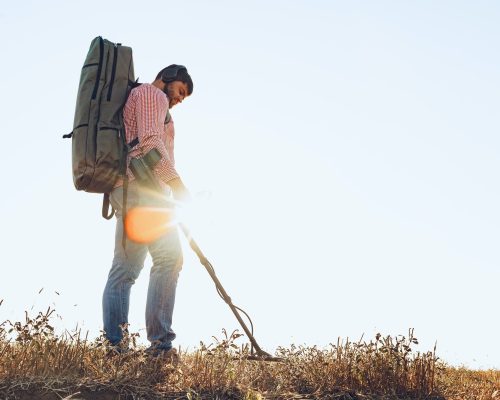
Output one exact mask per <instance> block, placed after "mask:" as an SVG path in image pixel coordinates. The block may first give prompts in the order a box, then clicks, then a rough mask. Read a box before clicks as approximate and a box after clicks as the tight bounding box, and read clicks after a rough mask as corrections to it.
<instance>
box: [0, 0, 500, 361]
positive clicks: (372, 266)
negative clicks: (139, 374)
mask: <svg viewBox="0 0 500 400" xmlns="http://www.w3.org/2000/svg"><path fill="white" fill-rule="evenodd" d="M499 20H500V5H499V3H498V2H496V1H481V0H479V1H474V2H470V1H457V0H454V1H431V0H427V1H425V0H423V1H418V2H416V1H396V0H393V1H377V2H374V1H349V2H347V1H290V0H289V1H252V2H249V1H247V2H240V1H211V2H206V1H182V2H181V1H177V2H173V1H149V0H144V1H141V2H131V1H107V2H101V1H98V0H87V1H62V0H61V1H56V0H47V1H43V2H41V1H40V2H38V1H33V0H31V1H29V0H26V1H22V2H4V4H2V7H1V8H0V37H1V38H2V62H1V63H0V76H1V80H0V85H1V86H0V90H1V92H0V93H1V97H0V114H1V124H2V129H1V131H2V151H1V153H2V157H1V161H0V165H1V171H2V178H3V179H2V187H3V189H2V195H1V197H0V212H1V221H2V222H1V224H2V228H3V229H1V230H0V232H1V233H0V243H1V246H2V247H1V248H2V279H1V280H0V299H1V298H3V299H4V303H3V305H2V306H0V321H3V320H5V319H6V318H10V319H16V320H17V319H20V318H23V316H24V310H30V309H31V308H32V307H33V312H35V311H38V310H43V309H46V308H47V307H48V306H49V305H50V306H53V307H55V308H56V310H57V312H58V314H59V315H60V316H61V317H62V320H61V321H59V322H58V324H59V327H60V328H61V327H65V328H67V329H73V328H74V327H75V326H76V324H78V325H79V326H81V327H83V328H84V329H88V330H90V332H91V335H93V336H95V335H97V334H98V331H99V329H100V328H101V319H102V317H101V296H102V291H103V288H104V285H105V281H106V277H107V273H108V270H109V268H110V265H111V259H112V254H113V236H114V221H113V222H110V221H105V220H103V219H102V218H101V217H100V207H101V196H99V195H92V194H87V193H83V192H77V191H76V190H75V189H74V187H73V183H72V177H71V143H70V141H69V140H63V139H62V138H61V136H62V135H63V134H65V133H68V132H69V131H71V129H72V123H73V116H74V106H75V99H76V91H77V87H78V81H79V76H80V68H81V66H82V65H83V62H84V58H85V56H86V53H87V50H88V47H89V44H90V42H91V40H92V39H93V38H94V37H95V36H98V35H102V36H103V37H105V38H107V39H109V40H112V41H115V42H121V43H123V44H125V45H128V46H131V47H132V48H133V50H134V62H135V72H136V76H138V77H139V78H140V80H141V81H142V82H151V81H152V80H153V79H154V77H155V76H156V73H157V72H158V71H159V70H160V69H162V68H163V67H164V66H166V65H169V64H171V63H179V64H184V65H186V66H187V67H188V69H189V71H190V73H191V75H192V77H193V80H194V93H193V95H192V97H191V98H189V99H187V100H186V101H185V102H184V103H183V104H181V105H180V106H177V107H176V108H174V109H173V112H172V114H173V117H174V119H175V122H176V162H177V169H178V171H179V172H180V173H181V176H182V177H183V179H184V181H185V182H186V184H187V185H188V187H189V188H190V189H191V191H192V192H193V193H198V192H206V193H209V196H205V197H204V198H203V199H202V200H199V202H198V203H199V206H200V208H201V209H202V210H203V212H202V214H201V215H200V216H199V217H198V218H196V220H195V222H194V223H193V226H192V230H193V233H194V235H195V237H196V238H197V240H198V242H199V244H200V246H201V247H202V249H203V250H204V251H205V253H206V255H207V256H208V258H209V259H210V260H211V261H212V263H213V264H214V266H215V268H216V271H217V273H218V275H219V277H220V279H221V281H222V283H223V284H224V286H225V287H226V290H227V291H228V292H229V294H230V295H231V297H232V298H233V300H234V302H235V303H236V304H237V305H239V306H241V307H243V308H244V309H245V310H246V311H247V312H249V314H250V315H251V316H252V318H253V321H254V324H255V335H256V338H257V340H258V342H259V343H260V344H261V346H262V347H263V348H264V349H266V350H268V351H270V352H273V351H274V349H275V348H276V347H277V346H279V345H283V346H287V345H290V344H291V343H295V344H307V345H314V344H316V345H318V346H320V347H321V346H327V345H328V344H329V343H330V342H336V340H337V337H339V336H340V337H342V338H345V337H349V338H351V339H359V338H360V337H361V335H362V334H364V335H365V338H372V337H374V335H375V334H376V333H377V332H381V333H382V334H390V335H396V334H406V333H407V330H408V328H415V334H416V336H417V338H419V339H420V346H419V347H418V348H417V349H418V350H420V351H427V350H430V349H432V347H433V346H434V343H435V342H436V341H437V352H438V355H439V356H440V357H441V358H443V359H444V360H446V361H448V362H449V363H451V364H454V365H462V364H464V365H466V366H468V367H473V368H491V367H493V368H500V347H499V346H498V344H497V339H498V332H499V331H500V318H499V317H498V306H499V303H500V289H499V282H500V269H499V267H500V252H499V243H500V228H499V227H500V212H499V204H500V189H499V185H498V182H499V171H500V161H499V157H498V153H499V150H500V136H499V117H498V116H499V114H498V110H499V107H500V97H499V93H500V78H499V74H498V68H499V66H500V55H499V54H500V53H499V52H498V43H499V41H500V26H499V24H498V21H499ZM184 247H185V248H184V252H185V263H184V268H183V271H182V273H181V276H180V280H179V286H178V294H177V303H176V309H175V313H174V329H175V331H176V332H177V334H178V339H177V340H176V342H175V345H180V346H182V347H183V348H190V349H193V348H194V347H195V346H197V345H198V344H199V341H200V340H202V341H204V342H210V341H211V336H212V335H215V336H218V337H220V335H221V329H222V328H226V329H227V330H229V331H231V330H232V329H235V328H238V325H237V322H236V320H235V319H234V317H233V315H232V314H231V313H230V311H229V309H228V308H227V306H226V304H224V303H223V302H222V301H221V300H220V298H219V297H218V296H217V294H216V292H215V289H214V286H213V284H212V282H211V280H210V278H209V276H208V274H207V273H206V271H205V270H204V269H203V267H202V266H201V265H200V264H199V263H198V262H197V259H196V257H195V256H194V255H193V254H192V252H190V250H189V248H187V246H186V245H185V243H184ZM150 266H151V262H150V260H148V261H147V263H146V266H145V268H144V270H143V272H142V274H141V276H140V278H139V280H138V281H137V283H136V285H135V286H134V288H133V291H132V303H131V310H130V322H131V329H132V331H136V332H137V331H138V332H139V333H140V334H141V336H142V337H145V331H144V326H145V323H144V307H145V299H146V294H145V292H146V287H147V280H148V274H149V269H150ZM41 288H44V290H43V291H42V293H40V294H38V292H39V290H40V289H41ZM56 291H57V292H58V293H59V295H57V294H56V293H55V292H56Z"/></svg>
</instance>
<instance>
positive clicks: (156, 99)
mask: <svg viewBox="0 0 500 400" xmlns="http://www.w3.org/2000/svg"><path fill="white" fill-rule="evenodd" d="M168 108H169V103H168V98H167V96H166V95H165V93H163V91H161V90H160V89H158V88H157V87H156V86H153V85H151V84H149V83H144V84H142V85H140V86H138V87H136V88H135V89H132V91H131V92H130V95H129V97H128V99H127V102H126V103H125V107H124V108H123V120H124V124H125V133H126V141H127V143H130V142H132V141H133V140H134V139H136V138H138V139H139V144H137V145H136V146H135V147H133V148H132V149H131V151H130V152H129V155H128V160H127V165H129V164H130V159H131V158H135V157H142V156H144V155H145V154H146V153H147V152H148V151H149V150H151V149H153V148H156V149H158V151H159V152H160V153H161V156H162V158H161V160H160V161H159V162H158V164H157V165H156V167H155V169H154V172H155V174H156V176H157V177H158V178H159V179H160V181H162V182H163V183H165V184H166V183H167V182H168V181H171V180H172V179H175V178H178V177H179V174H178V173H177V171H176V170H175V159H174V137H175V132H174V121H173V120H172V119H170V121H169V122H168V124H165V117H166V115H167V111H168ZM127 175H128V177H129V180H130V181H132V180H133V179H134V176H133V174H132V172H131V171H130V168H128V169H127ZM122 184H123V181H122V180H121V179H120V180H119V181H118V182H117V184H116V186H121V185H122Z"/></svg>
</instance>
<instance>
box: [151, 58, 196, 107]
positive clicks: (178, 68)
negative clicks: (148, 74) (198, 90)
mask: <svg viewBox="0 0 500 400" xmlns="http://www.w3.org/2000/svg"><path fill="white" fill-rule="evenodd" d="M153 85H155V86H156V87H158V88H159V89H161V90H163V92H164V93H165V94H166V95H167V97H168V101H169V104H170V108H172V107H173V106H175V105H176V104H178V103H182V101H183V100H184V99H185V98H186V97H188V96H190V95H191V93H193V81H192V79H191V77H190V76H189V74H188V72H187V69H186V67H184V66H182V65H177V64H172V65H169V66H168V67H166V68H163V69H162V70H161V71H160V72H158V75H157V76H156V79H155V81H154V82H153Z"/></svg>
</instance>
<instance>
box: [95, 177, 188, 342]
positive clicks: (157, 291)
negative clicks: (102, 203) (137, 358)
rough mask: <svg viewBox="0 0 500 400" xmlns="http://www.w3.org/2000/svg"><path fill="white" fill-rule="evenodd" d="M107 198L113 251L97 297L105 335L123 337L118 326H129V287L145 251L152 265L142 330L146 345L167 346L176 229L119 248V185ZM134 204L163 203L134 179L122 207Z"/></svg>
mask: <svg viewBox="0 0 500 400" xmlns="http://www.w3.org/2000/svg"><path fill="white" fill-rule="evenodd" d="M110 202H111V205H112V206H113V208H114V209H115V212H116V219H117V220H116V234H115V254H114V258H113V264H112V266H111V270H110V271H109V275H108V281H107V283H106V287H105V289H104V294H103V298H102V308H103V320H104V332H105V333H104V334H105V337H106V339H108V340H109V342H110V343H111V344H112V345H117V344H118V343H119V342H120V341H121V340H122V338H123V332H122V328H121V327H120V326H125V327H126V326H127V325H128V311H129V300H130V289H131V287H132V285H133V284H134V283H135V280H136V279H137V278H138V276H139V273H140V272H141V270H142V268H143V266H144V260H145V258H146V255H147V253H148V251H149V253H150V254H151V257H152V259H153V266H152V268H151V272H150V275H149V286H148V294H147V301H146V332H147V338H148V340H149V341H150V342H151V348H154V349H165V350H168V349H170V348H172V340H174V339H175V333H174V331H173V330H172V314H173V311H174V303H175V290H176V287H177V278H178V276H179V272H180V270H181V269H182V250H181V246H180V242H179V234H178V231H177V227H174V228H172V229H170V230H169V231H168V232H167V233H165V234H164V235H163V236H161V237H160V238H159V239H157V240H155V241H154V242H152V243H149V244H139V243H135V242H132V241H131V240H129V239H126V244H125V249H124V248H123V243H122V238H123V204H122V203H123V187H118V188H115V189H114V190H113V191H112V192H111V195H110ZM135 206H160V207H162V206H163V207H166V206H168V201H167V199H166V196H159V195H158V193H153V192H150V191H148V190H147V189H143V188H141V187H140V186H139V185H137V184H136V182H131V183H130V185H129V187H128V195H127V204H126V207H127V210H129V209H131V208H133V207H135Z"/></svg>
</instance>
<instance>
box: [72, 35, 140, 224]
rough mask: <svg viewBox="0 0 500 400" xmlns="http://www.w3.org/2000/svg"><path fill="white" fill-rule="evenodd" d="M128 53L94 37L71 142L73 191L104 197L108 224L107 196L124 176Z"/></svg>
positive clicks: (130, 65)
mask: <svg viewBox="0 0 500 400" xmlns="http://www.w3.org/2000/svg"><path fill="white" fill-rule="evenodd" d="M134 79H135V78H134V65H133V60H132V49H131V48H130V47H126V46H122V45H121V44H120V43H116V44H115V43H112V42H110V41H109V40H106V39H103V38H102V37H101V36H98V37H96V38H95V39H94V40H92V43H91V44H90V49H89V52H88V54H87V58H86V59H85V63H84V65H83V67H82V72H81V76H80V84H79V86H78V95H77V99H76V110H75V119H74V123H73V131H72V132H71V133H69V134H67V135H64V136H63V137H64V138H72V165H73V183H74V185H75V188H76V189H77V190H84V191H86V192H90V193H104V201H103V210H102V215H103V217H104V218H106V219H110V218H111V217H112V216H113V214H114V211H113V210H112V212H111V214H109V213H108V209H109V193H110V192H111V191H112V190H113V187H114V185H115V183H116V181H117V179H118V177H119V176H120V175H126V170H127V153H128V148H129V146H128V144H127V143H126V142H125V140H126V139H125V128H124V124H123V114H122V112H123V106H124V105H125V102H126V100H127V97H128V94H129V93H130V90H131V89H132V88H133V87H134V85H136V84H137V82H136V81H135V80H134Z"/></svg>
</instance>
